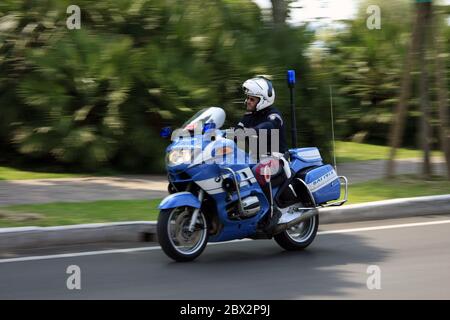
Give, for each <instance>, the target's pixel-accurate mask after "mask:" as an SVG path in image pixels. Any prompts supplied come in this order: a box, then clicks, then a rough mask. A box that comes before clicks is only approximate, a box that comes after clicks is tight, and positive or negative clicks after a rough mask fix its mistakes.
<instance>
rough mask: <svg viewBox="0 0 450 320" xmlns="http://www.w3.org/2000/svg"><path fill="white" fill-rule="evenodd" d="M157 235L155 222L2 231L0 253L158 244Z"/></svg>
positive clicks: (7, 229)
mask: <svg viewBox="0 0 450 320" xmlns="http://www.w3.org/2000/svg"><path fill="white" fill-rule="evenodd" d="M155 236H156V222H155V221H150V222H149V221H133V222H117V223H93V224H79V225H70V226H59V227H22V228H0V250H5V249H19V248H38V247H39V248H40V247H50V246H60V245H74V244H87V243H98V242H139V241H155V240H156V238H155Z"/></svg>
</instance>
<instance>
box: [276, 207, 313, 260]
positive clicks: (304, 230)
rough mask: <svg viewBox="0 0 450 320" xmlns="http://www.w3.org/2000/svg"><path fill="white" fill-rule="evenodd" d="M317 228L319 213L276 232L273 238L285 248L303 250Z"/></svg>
mask: <svg viewBox="0 0 450 320" xmlns="http://www.w3.org/2000/svg"><path fill="white" fill-rule="evenodd" d="M318 228H319V215H315V216H313V217H311V218H309V219H308V220H306V221H304V222H301V223H299V224H297V225H295V226H293V227H291V228H288V229H286V230H284V231H283V232H281V233H279V234H276V235H275V236H274V239H275V241H276V242H277V243H278V244H279V245H280V246H281V247H282V248H284V249H286V250H289V251H293V250H303V249H305V248H306V247H307V246H309V245H310V244H311V243H312V242H313V240H314V238H315V237H316V234H317V229H318Z"/></svg>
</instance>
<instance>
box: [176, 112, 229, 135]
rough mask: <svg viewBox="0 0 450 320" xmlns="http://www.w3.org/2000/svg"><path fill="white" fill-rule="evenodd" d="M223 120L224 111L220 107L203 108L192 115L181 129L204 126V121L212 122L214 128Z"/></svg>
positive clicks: (218, 126) (220, 124) (219, 125)
mask: <svg viewBox="0 0 450 320" xmlns="http://www.w3.org/2000/svg"><path fill="white" fill-rule="evenodd" d="M224 122H225V111H224V110H223V109H222V108H217V107H210V108H203V109H201V110H200V111H198V112H197V113H196V114H195V115H193V116H192V117H191V118H190V119H189V120H187V121H186V122H185V123H184V124H183V127H182V128H183V129H185V130H194V129H196V128H197V126H199V125H201V126H204V125H205V124H206V123H214V124H215V125H216V128H218V129H219V128H220V127H221V126H222V125H223V123H224Z"/></svg>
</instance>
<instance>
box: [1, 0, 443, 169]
mask: <svg viewBox="0 0 450 320" xmlns="http://www.w3.org/2000/svg"><path fill="white" fill-rule="evenodd" d="M272 2H282V1H272ZM376 2H377V3H376V4H377V5H379V6H380V7H381V10H382V28H381V29H380V30H368V29H367V27H366V19H367V16H368V14H367V13H366V8H367V6H368V5H369V4H371V3H370V2H368V1H361V2H360V6H359V11H358V13H357V15H356V17H355V19H353V20H348V21H340V23H339V25H328V26H325V27H320V28H317V27H316V28H314V27H312V26H311V25H310V24H308V23H306V24H303V25H290V24H287V23H285V22H284V21H283V19H281V21H280V19H278V20H277V19H274V18H273V17H275V14H274V15H273V17H272V16H271V15H270V14H269V13H267V12H265V11H262V10H261V9H260V8H259V7H258V6H257V5H256V4H255V3H254V2H252V1H250V0H207V1H206V0H191V1H181V0H98V1H88V0H77V1H76V3H73V1H66V0H40V1H35V0H2V1H1V2H0V163H4V164H9V165H18V166H20V165H25V166H33V165H35V166H39V165H46V166H55V167H61V168H64V169H65V170H71V171H78V170H79V171H98V170H101V169H105V168H110V169H114V170H119V171H122V172H140V173H154V172H162V171H163V170H164V149H165V147H166V146H167V144H168V141H167V140H163V139H161V138H160V137H159V131H160V129H161V128H162V127H164V126H167V125H170V126H172V127H177V125H181V124H182V123H183V122H184V121H185V120H186V119H187V118H189V117H190V116H191V115H193V114H194V112H196V111H197V110H198V109H200V108H202V107H207V106H221V107H223V108H224V109H225V110H226V112H227V124H226V125H227V126H234V124H235V123H236V122H237V121H238V119H239V118H240V117H241V116H242V114H243V113H244V106H243V94H242V92H241V89H240V88H241V84H242V82H243V81H245V80H246V79H247V78H249V77H252V76H254V75H256V74H264V75H268V76H270V77H271V78H272V79H273V82H274V87H275V90H276V94H277V99H276V102H275V106H276V107H278V108H279V109H280V110H281V111H282V113H283V114H284V116H285V118H286V122H288V123H290V118H289V91H288V89H287V86H286V80H285V73H286V70H287V69H295V70H296V72H297V77H298V79H297V86H296V89H295V90H296V93H295V94H296V98H297V100H296V101H297V108H298V111H297V122H298V124H297V127H298V128H299V132H298V141H299V144H300V145H301V146H318V147H320V148H321V150H322V153H323V154H324V155H325V157H326V158H329V150H330V145H331V130H330V129H331V122H330V121H331V119H330V88H331V89H332V92H333V104H334V109H335V112H336V114H335V121H336V125H335V128H336V137H337V138H338V139H340V140H352V141H356V142H368V143H376V144H386V143H387V139H388V136H387V132H388V128H389V125H390V123H391V120H392V116H393V108H394V106H395V104H396V102H397V99H398V90H399V83H400V78H401V70H402V65H403V62H404V56H405V51H406V50H407V46H408V43H409V42H410V36H411V26H412V13H413V6H412V5H413V3H412V1H407V0H398V1H389V0H377V1H376ZM288 3H289V1H286V7H285V8H288V7H287V5H288ZM71 4H76V5H78V6H79V7H80V8H81V29H80V30H69V29H68V28H67V26H66V20H67V18H68V17H69V16H70V14H68V13H67V12H66V10H67V7H68V6H69V5H71ZM288 15H289V10H287V16H288ZM443 19H444V18H443ZM441 26H442V27H441V28H440V29H439V30H440V31H439V32H442V34H444V35H445V39H446V42H445V52H449V51H450V43H449V41H448V39H450V27H449V25H448V23H442V25H441ZM429 59H432V57H430V58H429ZM448 67H449V66H447V68H448ZM446 72H447V74H448V70H446ZM416 100H417V98H416V97H413V98H412V99H411V106H412V107H411V108H410V109H409V114H408V121H407V128H406V132H405V141H404V145H405V146H410V147H416V146H417V143H416V141H417V139H416V131H417V127H418V117H419V116H418V107H417V106H418V102H417V101H416ZM432 125H433V124H432ZM287 129H289V127H288V128H287ZM288 136H289V133H288ZM433 146H435V147H436V146H437V141H434V140H433Z"/></svg>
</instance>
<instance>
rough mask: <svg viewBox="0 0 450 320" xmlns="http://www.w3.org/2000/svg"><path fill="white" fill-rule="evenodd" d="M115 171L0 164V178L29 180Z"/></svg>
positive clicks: (104, 174) (77, 176) (90, 175)
mask: <svg viewBox="0 0 450 320" xmlns="http://www.w3.org/2000/svg"><path fill="white" fill-rule="evenodd" d="M116 174H117V172H114V171H108V170H104V171H102V172H97V173H95V174H92V173H90V174H89V173H67V172H54V170H45V169H41V170H25V169H18V168H13V167H6V166H0V180H29V179H55V178H83V177H92V176H100V175H101V176H111V175H116Z"/></svg>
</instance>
